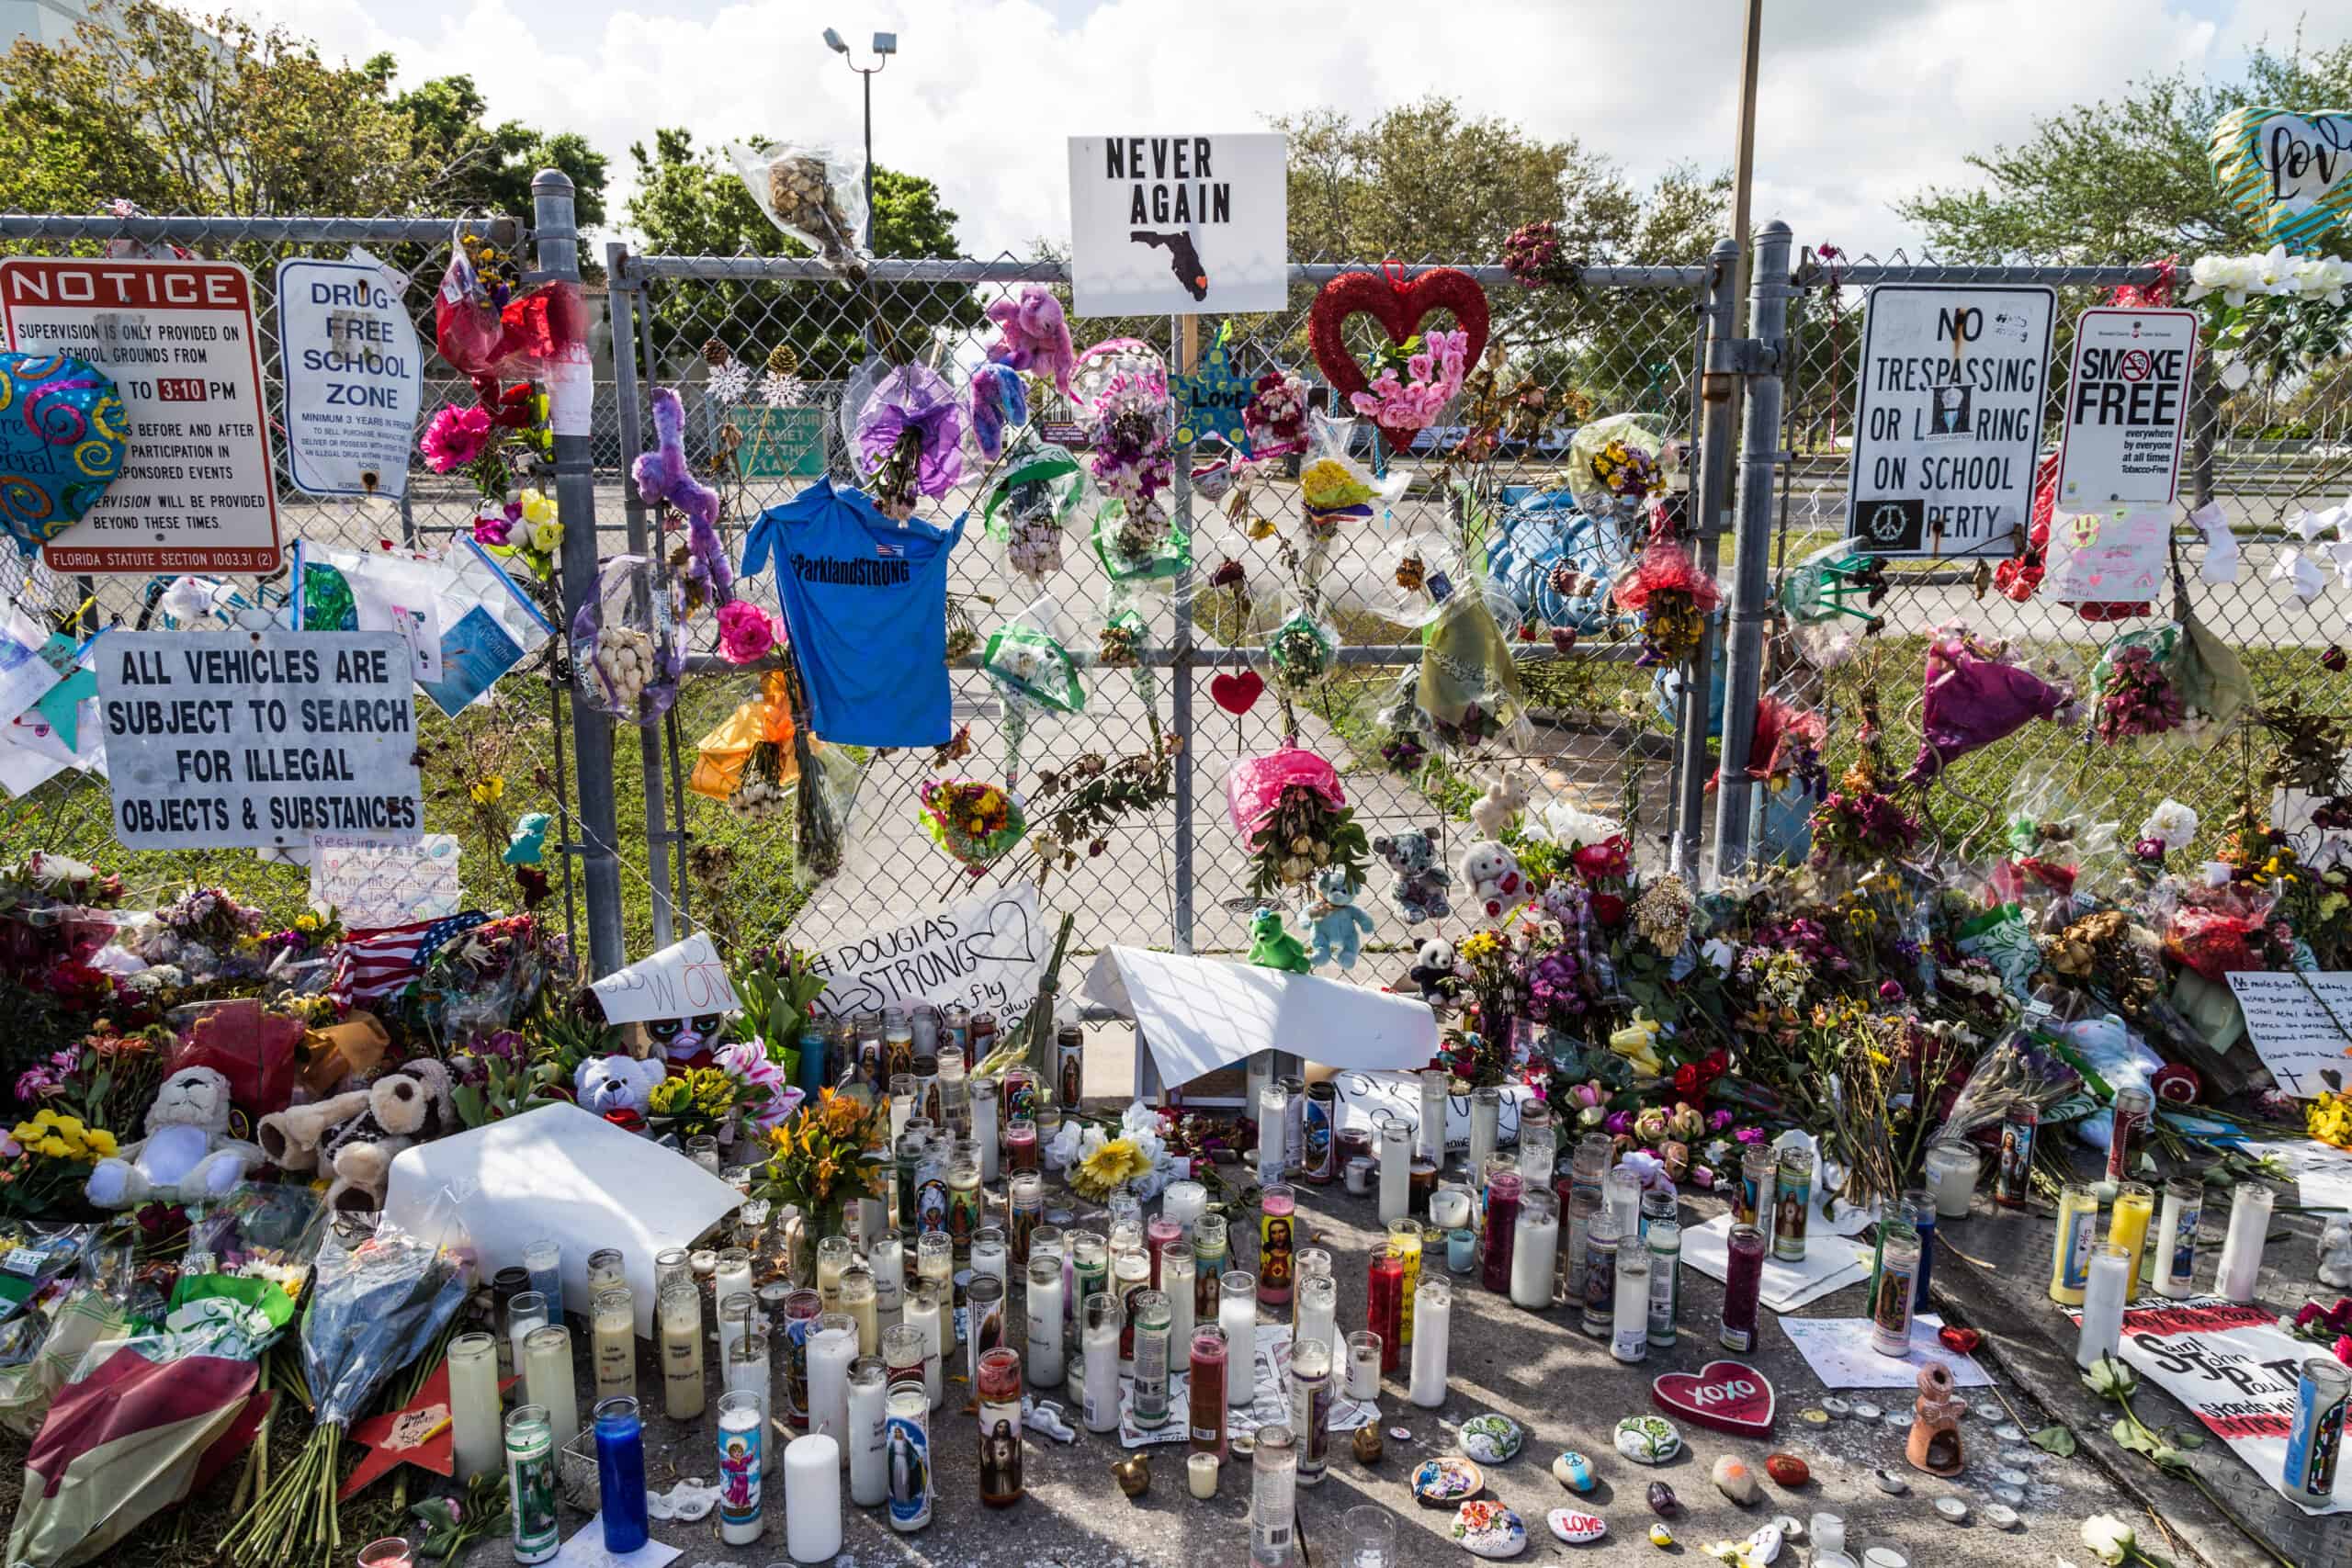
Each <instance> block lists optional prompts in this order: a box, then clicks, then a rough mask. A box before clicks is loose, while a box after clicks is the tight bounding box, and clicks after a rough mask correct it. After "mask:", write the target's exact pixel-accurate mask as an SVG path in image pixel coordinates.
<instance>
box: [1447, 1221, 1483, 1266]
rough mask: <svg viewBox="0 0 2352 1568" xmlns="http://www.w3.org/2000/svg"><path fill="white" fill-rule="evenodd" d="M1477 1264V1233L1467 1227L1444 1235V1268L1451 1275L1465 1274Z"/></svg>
mask: <svg viewBox="0 0 2352 1568" xmlns="http://www.w3.org/2000/svg"><path fill="white" fill-rule="evenodd" d="M1477 1264H1478V1233H1477V1232H1476V1231H1474V1230H1472V1229H1471V1228H1470V1227H1469V1226H1468V1225H1463V1226H1461V1227H1459V1228H1458V1229H1454V1230H1450V1231H1448V1232H1446V1233H1445V1267H1446V1271H1447V1272H1448V1273H1452V1274H1467V1273H1468V1272H1470V1270H1471V1269H1475V1268H1476V1267H1477Z"/></svg>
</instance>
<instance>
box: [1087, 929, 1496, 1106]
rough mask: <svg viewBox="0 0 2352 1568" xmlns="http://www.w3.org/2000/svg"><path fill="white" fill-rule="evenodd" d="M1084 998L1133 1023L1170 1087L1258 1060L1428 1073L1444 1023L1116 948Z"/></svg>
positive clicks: (1217, 963)
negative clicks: (1286, 1055)
mask: <svg viewBox="0 0 2352 1568" xmlns="http://www.w3.org/2000/svg"><path fill="white" fill-rule="evenodd" d="M1086 994H1087V995H1088V996H1089V997H1091V998H1094V999H1095V1000H1097V1001H1101V1002H1103V1003H1104V1004H1105V1005H1106V1006H1109V1007H1111V1008H1114V1009H1115V1010H1117V1011H1119V1012H1121V1013H1122V1014H1124V1015H1125V1016H1126V1017H1129V1018H1132V1019H1134V1020H1135V1021H1136V1040H1137V1042H1138V1043H1140V1044H1141V1045H1142V1046H1143V1047H1145V1048H1146V1049H1148V1050H1149V1051H1150V1052H1151V1056H1152V1060H1153V1061H1154V1062H1155V1063H1156V1064H1158V1066H1159V1077H1160V1081H1161V1082H1163V1083H1190V1082H1192V1081H1193V1079H1194V1078H1196V1077H1201V1076H1202V1075H1204V1074H1206V1073H1213V1072H1215V1071H1216V1070H1217V1069H1218V1068H1219V1067H1223V1066H1230V1065H1231V1064H1233V1063H1235V1062H1238V1061H1240V1060H1242V1059H1243V1058H1244V1057H1247V1056H1252V1055H1256V1054H1257V1053H1259V1052H1261V1051H1288V1052H1291V1053H1293V1054H1294V1055H1299V1056H1303V1057H1305V1058H1306V1060H1308V1061H1310V1062H1320V1063H1322V1064H1324V1065H1325V1066H1331V1067H1343V1068H1354V1069H1355V1070H1357V1071H1359V1072H1374V1071H1378V1070H1380V1069H1382V1068H1408V1067H1422V1066H1428V1064H1429V1059H1430V1057H1431V1056H1433V1055H1436V1054H1437V1014H1435V1013H1434V1012H1431V1011H1430V1006H1429V1004H1428V1003H1427V1002H1424V1001H1422V1000H1421V999H1420V998H1418V997H1399V996H1393V995H1391V994H1390V993H1388V992H1386V991H1375V990H1373V989H1371V988H1369V987H1363V986H1355V985H1350V984H1349V983H1348V982H1346V981H1344V980H1326V979H1324V978H1322V977H1321V976H1316V975H1286V974H1283V973H1282V972H1281V971H1280V970H1275V969H1262V968H1260V967H1259V966H1257V965H1256V964H1236V963H1231V962H1228V961H1227V960H1225V959H1221V958H1193V957H1190V956H1186V955H1183V954H1180V953H1153V952H1150V951H1148V950H1147V949H1144V948H1140V947H1114V948H1113V949H1112V950H1111V951H1110V952H1109V953H1104V954H1103V957H1101V958H1100V959H1098V960H1096V961H1095V964H1094V967H1093V968H1092V969H1091V970H1090V971H1089V972H1088V974H1087V979H1086ZM1415 1092H1416V1094H1418V1093H1419V1090H1416V1091H1415ZM1465 1136H1466V1134H1465Z"/></svg>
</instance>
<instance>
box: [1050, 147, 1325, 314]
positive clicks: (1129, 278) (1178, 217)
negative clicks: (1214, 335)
mask: <svg viewBox="0 0 2352 1568" xmlns="http://www.w3.org/2000/svg"><path fill="white" fill-rule="evenodd" d="M1287 149H1288V141H1287V139H1286V138H1284V137H1282V136H1279V135H1271V134H1267V133H1264V132H1252V133H1250V134H1248V135H1236V136H1073V137H1071V138H1070V139H1069V282H1070V292H1071V296H1072V299H1073V301H1074V303H1075V306H1076V313H1077V314H1079V315H1081V316H1224V315H1232V314H1234V313H1236V312H1238V311H1242V310H1282V309H1283V308H1284V307H1285V305H1287V303H1288V302H1289V296H1290V287H1289V286H1290V262H1289V254H1290V194H1289V193H1290V171H1289V157H1288V152H1287Z"/></svg>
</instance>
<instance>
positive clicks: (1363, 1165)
mask: <svg viewBox="0 0 2352 1568" xmlns="http://www.w3.org/2000/svg"><path fill="white" fill-rule="evenodd" d="M1345 1180H1346V1182H1347V1185H1348V1190H1349V1191H1350V1192H1351V1193H1353V1194H1354V1195H1355V1196H1357V1197H1359V1198H1361V1197H1363V1196H1364V1195H1365V1194H1366V1193H1368V1192H1370V1191H1371V1190H1372V1161H1371V1160H1370V1159H1368V1158H1366V1157H1365V1156H1363V1155H1358V1156H1355V1157H1354V1158H1353V1159H1351V1160H1350V1161H1348V1166H1347V1175H1346V1177H1345Z"/></svg>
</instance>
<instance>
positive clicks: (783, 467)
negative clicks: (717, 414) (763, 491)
mask: <svg viewBox="0 0 2352 1568" xmlns="http://www.w3.org/2000/svg"><path fill="white" fill-rule="evenodd" d="M727 423H729V424H731V425H733V426H734V427H735V428H736V429H737V430H740V431H741V432H742V433H743V444H742V445H741V446H738V447H737V448H736V449H735V467H736V471H737V472H738V473H740V474H741V476H742V477H743V478H745V479H814V478H816V477H817V476H818V475H820V474H821V473H823V472H824V471H825V423H826V422H825V411H824V410H823V409H821V408H773V407H770V406H769V405H767V404H764V403H743V404H739V405H737V406H736V407H733V408H730V409H729V410H728V411H727Z"/></svg>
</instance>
